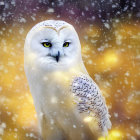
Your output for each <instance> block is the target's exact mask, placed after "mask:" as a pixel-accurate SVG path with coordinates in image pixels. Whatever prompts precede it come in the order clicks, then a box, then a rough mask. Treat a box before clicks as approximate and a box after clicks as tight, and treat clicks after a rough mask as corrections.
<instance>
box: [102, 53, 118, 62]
mask: <svg viewBox="0 0 140 140" xmlns="http://www.w3.org/2000/svg"><path fill="white" fill-rule="evenodd" d="M104 60H105V63H106V64H109V65H112V64H114V63H117V62H118V57H117V55H116V54H115V53H114V52H108V53H106V54H105V58H104Z"/></svg>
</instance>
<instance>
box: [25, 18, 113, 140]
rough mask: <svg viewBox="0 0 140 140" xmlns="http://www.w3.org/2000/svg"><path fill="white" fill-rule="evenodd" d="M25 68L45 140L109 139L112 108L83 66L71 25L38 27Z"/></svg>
mask: <svg viewBox="0 0 140 140" xmlns="http://www.w3.org/2000/svg"><path fill="white" fill-rule="evenodd" d="M24 67H25V73H26V77H27V80H28V83H29V88H30V91H31V94H32V97H33V100H34V105H35V109H36V112H37V118H38V122H39V130H40V133H41V137H42V139H43V140H93V138H95V136H97V135H98V136H100V135H106V134H107V132H108V129H110V128H111V122H110V119H109V118H110V116H109V113H108V109H107V106H106V104H105V100H104V97H103V96H102V94H101V92H100V90H99V88H98V86H97V85H96V83H95V82H94V81H93V80H92V79H91V78H90V76H89V74H88V72H87V70H86V68H85V66H84V63H83V61H82V56H81V45H80V41H79V37H78V35H77V33H76V31H75V29H74V27H73V26H72V25H71V24H69V23H67V22H64V21H59V20H46V21H43V22H40V23H38V24H37V25H35V26H34V27H33V28H32V29H31V30H30V31H29V33H28V34H27V37H26V40H25V46H24ZM98 136H97V137H98Z"/></svg>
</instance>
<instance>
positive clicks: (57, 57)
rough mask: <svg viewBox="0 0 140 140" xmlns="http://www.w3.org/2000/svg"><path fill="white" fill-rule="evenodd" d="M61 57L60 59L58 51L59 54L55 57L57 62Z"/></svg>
mask: <svg viewBox="0 0 140 140" xmlns="http://www.w3.org/2000/svg"><path fill="white" fill-rule="evenodd" d="M59 57H60V52H59V51H58V54H57V55H56V56H55V58H56V61H57V62H58V61H59Z"/></svg>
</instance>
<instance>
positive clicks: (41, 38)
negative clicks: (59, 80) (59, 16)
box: [24, 24, 81, 70]
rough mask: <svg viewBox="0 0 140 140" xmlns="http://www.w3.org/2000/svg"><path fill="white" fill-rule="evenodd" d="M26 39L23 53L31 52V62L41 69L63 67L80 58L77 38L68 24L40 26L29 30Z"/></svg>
mask: <svg viewBox="0 0 140 140" xmlns="http://www.w3.org/2000/svg"><path fill="white" fill-rule="evenodd" d="M26 40H28V41H27V42H26V43H25V52H24V53H27V52H28V53H27V55H30V54H33V55H34V57H33V58H32V61H34V62H33V63H35V65H36V66H37V67H39V68H41V69H44V70H53V69H55V70H58V69H64V68H67V67H70V66H71V65H73V64H75V63H78V62H77V61H79V60H80V59H81V46H80V42H79V38H78V35H77V33H76V31H75V29H74V28H73V27H72V26H71V25H70V24H66V25H65V26H60V28H54V27H51V26H42V27H40V28H38V29H37V30H33V31H31V33H29V35H28V36H27V38H26Z"/></svg>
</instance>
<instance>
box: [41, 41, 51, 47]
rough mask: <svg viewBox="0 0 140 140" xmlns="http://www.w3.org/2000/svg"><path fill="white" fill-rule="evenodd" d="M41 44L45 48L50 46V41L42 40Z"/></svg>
mask: <svg viewBox="0 0 140 140" xmlns="http://www.w3.org/2000/svg"><path fill="white" fill-rule="evenodd" d="M42 45H43V46H44V47H46V48H50V47H51V46H52V44H51V43H50V42H43V43H42Z"/></svg>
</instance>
